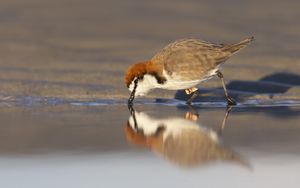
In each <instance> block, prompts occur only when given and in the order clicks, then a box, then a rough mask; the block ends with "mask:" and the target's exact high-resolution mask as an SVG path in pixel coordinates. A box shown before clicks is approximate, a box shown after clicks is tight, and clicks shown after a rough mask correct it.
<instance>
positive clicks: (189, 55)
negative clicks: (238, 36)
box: [150, 37, 253, 80]
mask: <svg viewBox="0 0 300 188" xmlns="http://www.w3.org/2000/svg"><path fill="white" fill-rule="evenodd" d="M251 41H253V37H250V38H247V39H245V40H243V41H241V42H240V43H237V44H230V45H226V44H214V43H209V42H205V41H201V40H197V39H182V40H178V41H175V42H173V43H171V44H169V45H168V46H166V47H165V48H164V49H162V50H161V51H160V52H158V53H157V54H156V55H155V56H154V57H153V58H152V59H151V61H150V62H151V63H152V64H153V65H154V66H155V67H160V68H162V69H161V70H163V69H164V70H166V72H167V74H169V75H170V76H173V75H176V76H180V78H181V79H182V80H195V79H200V78H203V77H205V76H206V74H207V73H208V72H209V71H211V70H213V69H215V68H216V67H217V66H218V65H220V64H221V63H223V62H225V61H226V60H227V59H228V58H229V57H230V56H232V55H233V54H234V53H235V52H237V51H238V50H240V49H242V48H243V47H245V46H247V44H249V43H250V42H251Z"/></svg>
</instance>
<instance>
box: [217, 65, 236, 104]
mask: <svg viewBox="0 0 300 188" xmlns="http://www.w3.org/2000/svg"><path fill="white" fill-rule="evenodd" d="M217 75H218V77H219V78H220V79H221V81H222V86H223V89H224V93H225V96H226V99H227V104H228V105H230V106H232V105H236V102H235V100H234V99H233V98H231V97H230V96H229V95H228V92H227V88H226V84H225V81H224V76H223V74H222V73H221V72H220V71H217Z"/></svg>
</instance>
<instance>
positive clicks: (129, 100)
mask: <svg viewBox="0 0 300 188" xmlns="http://www.w3.org/2000/svg"><path fill="white" fill-rule="evenodd" d="M137 84H138V80H137V79H136V80H135V81H134V87H133V90H132V92H131V94H130V96H129V99H128V106H132V105H133V104H132V102H133V100H134V97H135V91H136V88H137Z"/></svg>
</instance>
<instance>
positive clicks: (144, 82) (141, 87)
mask: <svg viewBox="0 0 300 188" xmlns="http://www.w3.org/2000/svg"><path fill="white" fill-rule="evenodd" d="M158 86H159V84H158V83H157V80H156V78H155V77H154V76H152V75H150V74H145V75H144V78H143V79H141V80H139V81H138V83H137V88H136V90H135V96H144V95H146V94H147V93H148V92H149V91H150V90H151V89H154V88H157V87H158ZM133 88H134V81H132V82H131V84H130V85H129V90H130V91H132V90H133Z"/></svg>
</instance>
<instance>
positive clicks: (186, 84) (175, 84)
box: [159, 67, 219, 90]
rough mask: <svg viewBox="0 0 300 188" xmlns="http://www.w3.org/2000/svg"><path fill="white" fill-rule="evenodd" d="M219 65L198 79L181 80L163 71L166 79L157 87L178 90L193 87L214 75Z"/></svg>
mask: <svg viewBox="0 0 300 188" xmlns="http://www.w3.org/2000/svg"><path fill="white" fill-rule="evenodd" d="M218 68H219V67H217V68H216V69H213V70H212V71H210V72H208V74H207V75H206V76H204V77H202V78H200V79H198V80H181V79H180V78H179V77H176V76H173V77H170V76H168V75H167V74H166V73H165V72H164V75H165V77H166V78H167V81H166V82H165V83H164V84H162V85H160V86H159V88H162V89H169V90H180V89H189V88H192V87H195V86H197V85H199V84H200V83H201V82H204V81H206V80H209V79H211V78H212V77H213V76H214V75H216V71H217V70H218Z"/></svg>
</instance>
